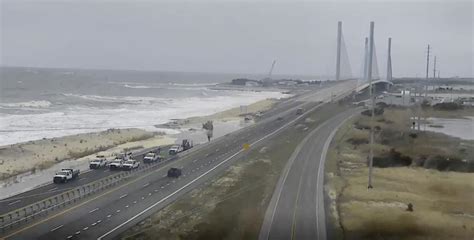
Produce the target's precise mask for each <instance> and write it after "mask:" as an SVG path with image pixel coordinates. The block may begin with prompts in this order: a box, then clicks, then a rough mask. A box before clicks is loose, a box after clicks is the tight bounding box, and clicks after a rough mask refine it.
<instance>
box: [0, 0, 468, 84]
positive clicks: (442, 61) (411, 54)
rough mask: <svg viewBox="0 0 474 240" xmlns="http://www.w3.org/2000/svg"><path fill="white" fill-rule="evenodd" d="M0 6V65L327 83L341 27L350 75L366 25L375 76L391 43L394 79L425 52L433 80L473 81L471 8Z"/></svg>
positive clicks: (423, 4)
mask: <svg viewBox="0 0 474 240" xmlns="http://www.w3.org/2000/svg"><path fill="white" fill-rule="evenodd" d="M0 1H1V62H0V63H1V64H2V65H11V66H33V67H68V68H101V69H136V70H167V71H188V72H230V73H262V72H267V71H268V69H269V68H270V65H271V62H272V60H273V59H276V60H277V64H276V67H275V71H274V73H276V74H278V73H281V74H283V73H285V74H286V73H289V74H311V75H334V69H335V48H336V27H337V21H338V20H341V21H343V33H344V38H345V43H346V45H347V51H348V54H349V60H350V63H351V65H352V70H353V74H354V75H360V72H361V71H360V69H361V60H362V59H363V51H364V37H365V36H367V35H368V32H369V22H370V21H371V20H373V21H375V43H376V51H377V55H378V56H377V58H378V63H379V67H380V72H381V73H383V72H384V71H385V66H386V56H387V54H386V52H387V46H386V45H387V38H388V37H392V38H393V40H392V63H393V74H394V76H424V72H425V64H426V62H425V61H426V60H425V59H426V45H427V44H428V43H429V44H431V45H432V47H433V52H432V53H433V54H434V55H436V56H437V58H438V66H439V69H440V71H441V76H442V77H443V76H473V68H474V61H473V55H474V43H473V40H474V38H473V32H474V29H473V22H474V16H473V12H474V6H473V1H472V0H467V1H451V0H444V1H347V0H346V1H325V2H322V1H308V2H296V3H295V2H294V1H280V2H275V1H258V2H256V1H199V0H196V1H188V2H184V1H132V0H130V1H120V2H118V1H98V0H96V1H84V0H81V1H80V0H77V1H66V0H62V1H60V0H58V1H43V0H41V1H38V0H36V1H23V0H22V1H19V0H0ZM431 60H432V59H431ZM382 75H383V74H382Z"/></svg>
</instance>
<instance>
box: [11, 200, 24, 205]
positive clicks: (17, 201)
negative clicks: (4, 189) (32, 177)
mask: <svg viewBox="0 0 474 240" xmlns="http://www.w3.org/2000/svg"><path fill="white" fill-rule="evenodd" d="M19 202H21V200H16V201H14V202H11V203H9V204H8V205H9V206H10V205H13V204H15V203H19Z"/></svg>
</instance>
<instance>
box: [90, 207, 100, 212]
mask: <svg viewBox="0 0 474 240" xmlns="http://www.w3.org/2000/svg"><path fill="white" fill-rule="evenodd" d="M97 210H99V208H96V209H92V210H90V211H89V213H93V212H95V211H97Z"/></svg>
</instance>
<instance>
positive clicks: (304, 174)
mask: <svg viewBox="0 0 474 240" xmlns="http://www.w3.org/2000/svg"><path fill="white" fill-rule="evenodd" d="M358 111H359V110H357V109H351V110H348V111H346V112H344V113H340V114H338V115H337V116H335V117H333V118H331V119H329V120H327V121H326V122H325V123H323V124H322V125H321V126H319V127H318V128H317V129H315V130H313V131H312V132H311V133H310V134H309V135H308V136H307V137H306V138H305V139H304V140H303V141H302V142H301V143H300V145H299V146H298V147H297V149H296V150H295V152H294V153H293V155H292V157H291V158H290V160H289V161H288V163H287V165H286V166H285V169H284V171H283V172H284V173H283V174H282V175H281V177H280V179H279V182H278V183H277V186H276V188H275V192H274V194H273V196H272V199H271V201H270V204H269V206H268V209H267V211H266V214H265V219H264V222H263V224H262V228H261V231H260V235H259V239H260V240H267V239H326V225H325V220H326V218H325V212H324V194H323V183H324V161H325V157H326V152H327V148H328V147H329V143H330V140H331V139H332V137H333V136H334V134H335V131H336V129H337V128H338V127H339V126H340V125H341V124H342V123H343V122H344V121H346V120H347V119H349V118H350V117H351V116H352V115H353V114H355V113H357V112H358Z"/></svg>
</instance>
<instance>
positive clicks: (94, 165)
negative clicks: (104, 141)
mask: <svg viewBox="0 0 474 240" xmlns="http://www.w3.org/2000/svg"><path fill="white" fill-rule="evenodd" d="M107 164H108V161H107V159H106V158H105V156H103V155H97V156H96V157H95V159H94V160H92V161H90V162H89V168H90V169H98V168H103V167H106V166H107Z"/></svg>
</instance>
